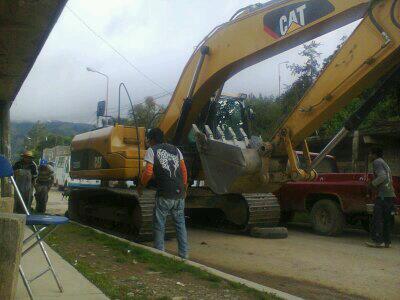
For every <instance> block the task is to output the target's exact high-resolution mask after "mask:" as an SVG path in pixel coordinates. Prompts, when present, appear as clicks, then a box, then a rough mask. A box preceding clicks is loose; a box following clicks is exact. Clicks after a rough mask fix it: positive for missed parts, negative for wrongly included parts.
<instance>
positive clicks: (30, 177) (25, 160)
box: [13, 150, 38, 214]
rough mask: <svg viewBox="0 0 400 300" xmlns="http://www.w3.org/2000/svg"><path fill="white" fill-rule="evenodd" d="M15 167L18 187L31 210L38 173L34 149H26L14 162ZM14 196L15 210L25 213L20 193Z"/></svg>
mask: <svg viewBox="0 0 400 300" xmlns="http://www.w3.org/2000/svg"><path fill="white" fill-rule="evenodd" d="M13 169H14V173H15V181H16V183H17V186H18V189H19V190H20V192H21V195H22V198H23V200H24V202H25V205H26V207H27V209H28V210H29V211H30V210H31V204H32V199H33V186H34V185H35V181H36V177H37V174H38V171H37V166H36V164H35V162H34V161H33V153H32V151H29V150H26V151H24V152H23V153H22V154H21V159H20V160H19V161H17V162H16V163H15V164H14V166H13ZM14 198H15V211H16V212H18V213H23V214H24V213H25V211H24V209H23V207H22V205H21V204H20V202H19V199H18V195H17V194H15V196H14Z"/></svg>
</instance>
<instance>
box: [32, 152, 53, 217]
mask: <svg viewBox="0 0 400 300" xmlns="http://www.w3.org/2000/svg"><path fill="white" fill-rule="evenodd" d="M53 182H54V171H53V168H52V167H51V166H50V165H49V164H48V163H47V160H45V159H41V160H40V165H39V174H38V178H37V180H36V186H35V190H36V193H35V198H36V212H38V213H41V214H44V213H45V212H46V205H47V200H48V198H49V191H50V188H51V186H52V185H53Z"/></svg>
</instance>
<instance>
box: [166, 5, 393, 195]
mask: <svg viewBox="0 0 400 300" xmlns="http://www.w3.org/2000/svg"><path fill="white" fill-rule="evenodd" d="M399 3H400V1H399V0H381V1H373V2H371V3H369V2H367V1H333V0H330V1H313V0H310V1H279V2H273V3H272V4H269V5H268V6H266V7H264V8H260V9H258V10H255V11H253V12H251V11H250V12H244V13H242V14H241V15H239V16H238V17H237V19H234V20H232V21H230V22H229V23H227V24H224V25H222V26H221V27H220V28H218V29H217V30H216V31H215V32H214V33H213V34H211V36H210V37H208V38H207V39H206V40H205V41H204V42H203V43H202V45H201V47H200V48H199V50H198V51H196V52H195V53H194V55H193V56H192V58H191V60H190V61H189V63H188V65H187V66H186V68H185V70H184V72H183V75H182V77H181V79H180V81H179V84H178V86H177V89H176V90H175V93H174V95H173V99H172V101H171V102H170V105H169V106H168V109H167V112H166V115H165V117H164V119H163V121H162V123H161V128H162V129H164V130H165V131H166V132H167V135H168V136H170V137H173V141H174V142H175V143H180V142H182V141H183V140H184V139H185V137H186V136H187V133H188V131H189V130H190V128H191V125H192V124H194V123H195V119H196V117H197V115H198V114H199V112H200V110H201V109H202V108H203V106H204V105H205V103H207V101H208V99H209V97H210V96H211V95H212V94H213V93H214V92H215V91H216V90H217V89H221V87H222V86H223V83H224V82H225V81H226V80H227V79H228V78H230V77H231V76H233V75H234V74H236V73H237V72H239V71H240V70H241V69H243V68H245V67H247V66H250V65H252V64H255V63H257V62H259V61H261V60H263V59H266V58H268V57H271V56H273V55H275V54H276V53H281V52H283V51H285V50H287V49H289V48H291V47H293V46H296V45H298V44H300V43H303V42H305V41H307V40H309V39H311V38H315V37H316V36H319V35H321V34H324V33H326V32H328V31H330V30H333V29H335V28H337V27H339V26H342V25H344V24H347V23H348V22H350V21H353V20H355V19H357V18H362V21H361V23H360V24H359V26H358V27H357V28H356V30H355V31H354V32H353V34H352V35H351V36H350V37H349V38H348V40H347V41H346V43H345V44H344V45H343V46H342V48H341V49H340V50H339V51H338V53H337V54H336V55H335V57H334V58H333V60H332V61H331V63H330V64H329V65H328V66H327V67H326V68H325V69H324V70H323V72H322V73H321V75H320V76H319V78H318V79H317V81H316V82H315V84H314V85H313V86H312V87H311V88H310V89H309V90H308V92H307V93H306V94H305V96H304V97H303V98H302V99H301V100H300V101H299V102H298V104H297V105H296V107H295V108H294V109H293V111H292V113H291V114H290V115H289V116H288V117H287V118H286V120H285V121H284V122H283V123H282V124H281V125H280V126H279V128H278V130H277V131H276V133H275V135H274V136H273V139H272V141H271V143H270V142H266V143H262V144H260V145H258V146H257V147H254V146H251V145H247V146H246V147H245V148H243V147H241V146H240V145H238V144H237V143H235V141H233V142H226V141H225V140H224V139H223V140H216V139H215V138H214V137H213V136H207V134H204V133H202V132H200V131H199V130H198V128H197V127H196V126H194V127H193V128H194V129H195V132H196V136H197V148H198V151H199V154H200V158H201V161H202V167H203V171H204V174H205V179H206V181H207V185H209V186H210V187H211V189H212V190H213V191H214V192H216V193H219V194H226V193H243V192H254V191H259V192H265V191H273V190H276V189H277V188H279V187H280V185H281V184H282V183H284V182H286V181H288V180H312V179H314V178H315V177H316V172H315V171H314V170H313V169H312V166H314V165H315V164H312V163H311V159H310V158H309V157H307V161H308V168H307V170H303V169H300V167H299V165H298V161H297V156H296V153H295V149H296V148H298V147H299V146H301V145H302V146H303V151H304V153H305V154H306V156H308V155H307V153H309V151H308V146H307V143H306V138H307V137H308V136H309V135H310V134H311V133H312V132H314V131H315V130H317V129H318V128H319V127H320V126H321V125H322V123H323V122H325V121H327V120H329V119H330V118H332V117H333V116H334V114H335V113H336V112H338V111H339V110H340V109H342V108H343V107H344V106H345V105H346V104H348V103H349V102H350V101H351V100H353V99H354V98H355V97H357V96H359V95H360V93H361V92H362V91H363V90H365V89H367V88H369V87H372V86H374V85H375V84H376V83H377V82H378V81H380V80H381V81H382V80H383V79H388V78H390V74H392V73H393V72H394V71H395V70H396V69H397V68H398V67H399V65H400V55H399V54H400V52H399V51H400V50H399V49H400V26H399V18H400V17H399V11H400V4H399ZM261 23H262V24H263V27H262V29H260V28H258V27H257V26H258V25H260V24H261ZM242 37H243V39H242ZM249 37H250V39H251V41H250V40H248V38H249ZM196 62H197V63H196ZM188 86H189V88H187V87H188ZM185 90H186V91H187V92H188V93H187V94H186V96H185V95H184V91H185ZM369 106H370V107H371V105H369ZM179 108H181V109H180V110H179ZM364 110H365V109H364ZM349 130H350V128H347V129H346V128H345V129H344V130H343V131H342V132H341V134H340V136H339V137H338V138H337V139H336V140H335V141H336V142H337V141H338V140H339V138H342V137H343V136H344V134H343V133H346V132H348V131H349ZM233 140H234V139H233ZM334 144H335V143H334V142H333V143H332V145H334ZM324 154H326V152H325V153H324ZM287 158H288V160H289V164H287V163H286V162H287ZM318 160H319V159H318ZM227 169H230V172H229V174H227V172H226V170H227ZM257 178H258V180H257Z"/></svg>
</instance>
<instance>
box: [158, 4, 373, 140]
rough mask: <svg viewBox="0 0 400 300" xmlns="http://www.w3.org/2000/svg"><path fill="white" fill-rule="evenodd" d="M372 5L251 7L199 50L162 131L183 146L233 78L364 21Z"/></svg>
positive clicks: (183, 74) (178, 86)
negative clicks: (202, 113)
mask: <svg viewBox="0 0 400 300" xmlns="http://www.w3.org/2000/svg"><path fill="white" fill-rule="evenodd" d="M368 4H369V1H367V0H347V1H342V0H306V1H298V0H286V1H270V2H268V3H266V4H265V5H259V6H256V7H249V8H248V9H246V10H244V11H243V12H242V13H241V14H239V15H238V16H236V17H235V18H233V19H232V20H231V21H229V22H227V23H224V24H222V25H220V26H218V27H217V28H215V29H214V30H213V31H212V32H211V33H210V34H209V35H208V36H207V37H206V38H205V39H204V40H203V41H202V42H201V44H200V45H199V46H198V47H197V50H196V51H195V52H194V53H193V55H192V56H191V58H190V59H189V61H188V63H187V64H186V66H185V68H184V70H183V72H182V75H181V77H180V79H179V82H178V85H177V87H176V89H175V91H174V93H173V96H172V98H171V100H170V102H169V105H168V108H167V110H166V113H165V115H164V118H163V119H162V121H161V123H160V128H161V129H162V130H163V131H164V132H165V133H166V136H167V137H168V138H169V139H170V140H173V139H174V137H175V136H176V137H175V141H176V142H179V140H182V139H184V138H185V137H186V136H187V134H188V132H189V130H190V129H191V125H192V124H193V123H195V120H196V117H197V116H198V114H199V113H200V111H201V109H202V108H203V107H204V105H205V104H206V103H207V101H208V100H209V99H210V97H211V96H212V95H213V94H214V93H215V92H216V90H218V89H219V88H220V87H221V86H223V84H224V82H225V81H227V80H228V79H229V78H231V77H232V76H234V75H235V74H236V73H238V72H240V71H241V70H243V69H244V68H246V67H249V66H251V65H254V64H256V63H258V62H260V61H263V60H265V59H268V58H270V57H272V56H274V55H276V54H279V53H282V52H284V51H286V50H288V49H291V48H293V47H295V46H297V45H300V44H302V43H304V42H306V41H309V40H311V39H314V38H316V37H318V36H321V35H323V34H325V33H327V32H329V31H332V30H334V29H336V28H338V27H341V26H344V25H346V24H348V23H350V22H352V21H355V20H357V19H360V18H361V17H363V16H364V15H365V13H366V11H367V8H368ZM178 123H179V124H178ZM177 128H178V129H177Z"/></svg>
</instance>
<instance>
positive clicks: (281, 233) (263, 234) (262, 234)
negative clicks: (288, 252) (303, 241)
mask: <svg viewBox="0 0 400 300" xmlns="http://www.w3.org/2000/svg"><path fill="white" fill-rule="evenodd" d="M250 235H251V236H252V237H256V238H264V239H285V238H287V237H288V231H287V229H286V227H253V228H252V229H251V230H250Z"/></svg>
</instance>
